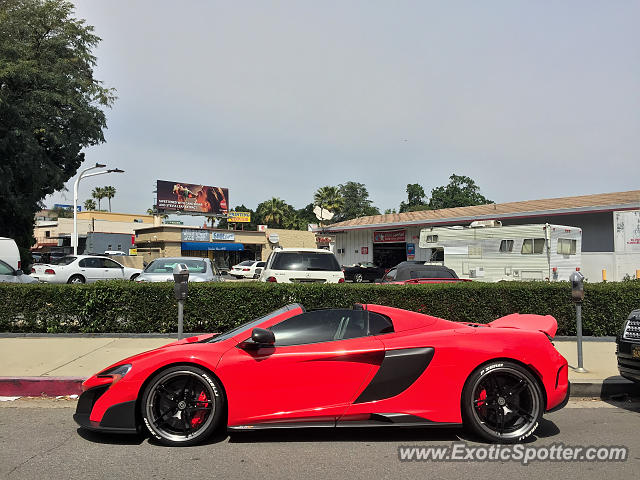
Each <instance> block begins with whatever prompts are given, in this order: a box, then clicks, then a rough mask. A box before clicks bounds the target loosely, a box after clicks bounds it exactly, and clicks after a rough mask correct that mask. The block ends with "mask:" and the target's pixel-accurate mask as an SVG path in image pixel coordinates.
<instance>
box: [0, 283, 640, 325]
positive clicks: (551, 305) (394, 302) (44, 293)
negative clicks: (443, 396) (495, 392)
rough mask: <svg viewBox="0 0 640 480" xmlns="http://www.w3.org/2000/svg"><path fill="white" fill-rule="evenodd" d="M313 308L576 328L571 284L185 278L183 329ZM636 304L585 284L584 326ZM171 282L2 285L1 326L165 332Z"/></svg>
mask: <svg viewBox="0 0 640 480" xmlns="http://www.w3.org/2000/svg"><path fill="white" fill-rule="evenodd" d="M295 302H298V303H301V304H302V305H304V306H305V307H306V308H307V309H308V310H310V309H315V308H328V307H350V306H352V305H353V304H354V303H377V304H382V305H389V306H393V307H398V308H404V309H407V310H413V311H416V312H422V313H427V314H430V315H434V316H437V317H441V318H446V319H448V320H456V321H465V322H479V323H486V322H490V321H492V320H495V319H496V318H498V317H501V316H503V315H507V314H509V313H514V312H520V313H537V314H541V315H547V314H549V315H553V316H554V317H555V318H556V319H557V320H558V327H559V328H558V335H575V307H574V305H573V303H572V302H571V294H570V287H569V284H568V283H566V282H558V283H542V282H540V283H534V282H526V283H520V282H504V283H480V282H474V283H466V282H465V283H463V284H433V285H404V286H397V285H390V286H389V285H360V284H341V285H284V284H266V283H257V282H251V283H248V282H247V283H211V284H191V285H189V298H188V300H187V302H186V306H185V325H184V330H185V332H220V331H224V330H227V329H229V328H231V327H234V326H236V325H238V324H240V323H242V322H245V321H247V320H250V319H252V318H256V317H258V316H260V315H263V314H265V313H268V312H270V311H272V310H275V309H277V308H280V307H282V306H283V305H285V304H288V303H295ZM635 308H640V283H638V282H620V283H615V282H607V283H598V284H586V285H585V302H584V306H583V309H582V314H583V331H584V334H585V335H597V336H602V335H616V334H617V333H618V331H619V329H620V327H621V325H622V323H623V322H624V320H625V319H626V318H627V316H628V314H629V312H630V311H631V310H633V309H635ZM176 318H177V305H176V301H175V300H174V297H173V284H172V283H135V282H99V283H95V284H89V285H48V284H35V285H13V284H0V331H3V332H49V333H72V332H82V333H144V332H159V333H169V332H175V331H176V330H177V320H176Z"/></svg>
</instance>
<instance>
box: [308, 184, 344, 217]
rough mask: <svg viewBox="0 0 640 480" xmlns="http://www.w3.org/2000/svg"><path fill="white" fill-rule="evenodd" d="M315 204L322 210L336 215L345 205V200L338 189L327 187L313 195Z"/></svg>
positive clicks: (321, 188)
mask: <svg viewBox="0 0 640 480" xmlns="http://www.w3.org/2000/svg"><path fill="white" fill-rule="evenodd" d="M313 203H314V205H317V206H319V207H320V208H323V209H325V210H329V211H330V212H334V213H335V212H336V211H338V210H340V209H341V208H342V206H343V205H344V199H343V198H342V195H341V194H340V189H339V188H338V187H330V186H328V185H327V186H326V187H320V188H319V189H318V190H317V191H316V193H315V194H314V195H313ZM321 223H322V221H321Z"/></svg>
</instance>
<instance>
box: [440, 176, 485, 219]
mask: <svg viewBox="0 0 640 480" xmlns="http://www.w3.org/2000/svg"><path fill="white" fill-rule="evenodd" d="M487 203H493V202H492V201H491V200H489V199H488V198H485V197H484V196H483V195H481V194H480V187H479V186H477V185H476V183H475V182H474V181H473V180H472V179H471V178H469V177H465V176H464V175H456V174H453V175H451V176H450V177H449V184H448V185H445V186H442V187H437V188H434V189H433V190H431V201H430V202H429V207H430V208H431V209H433V210H436V209H440V208H453V207H468V206H471V205H486V204H487Z"/></svg>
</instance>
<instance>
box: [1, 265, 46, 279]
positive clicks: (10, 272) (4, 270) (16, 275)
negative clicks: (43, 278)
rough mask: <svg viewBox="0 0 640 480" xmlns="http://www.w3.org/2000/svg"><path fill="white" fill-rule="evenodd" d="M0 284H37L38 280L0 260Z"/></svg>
mask: <svg viewBox="0 0 640 480" xmlns="http://www.w3.org/2000/svg"><path fill="white" fill-rule="evenodd" d="M0 283H38V280H36V279H35V278H33V277H31V276H29V275H25V274H24V273H23V272H22V270H20V269H15V268H13V267H12V266H11V265H9V264H8V263H7V262H4V261H2V260H0Z"/></svg>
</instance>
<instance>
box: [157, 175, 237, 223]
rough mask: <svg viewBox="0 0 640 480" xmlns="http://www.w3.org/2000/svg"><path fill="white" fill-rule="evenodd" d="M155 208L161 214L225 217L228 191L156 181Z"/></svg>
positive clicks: (226, 189) (218, 188)
mask: <svg viewBox="0 0 640 480" xmlns="http://www.w3.org/2000/svg"><path fill="white" fill-rule="evenodd" d="M157 195H158V196H157V201H156V207H157V209H158V211H162V212H184V213H194V214H197V215H198V214H199V215H226V214H227V212H228V209H229V207H228V205H229V189H228V188H221V187H209V186H207V185H194V184H192V183H182V182H180V183H178V182H168V181H165V180H158V193H157Z"/></svg>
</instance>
